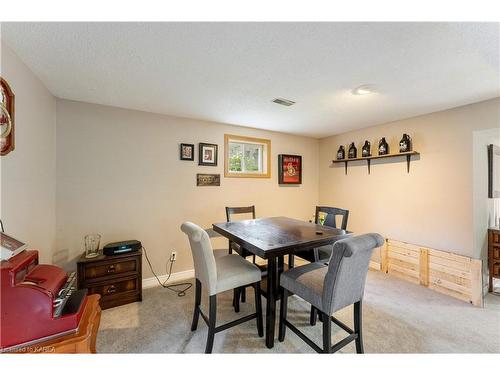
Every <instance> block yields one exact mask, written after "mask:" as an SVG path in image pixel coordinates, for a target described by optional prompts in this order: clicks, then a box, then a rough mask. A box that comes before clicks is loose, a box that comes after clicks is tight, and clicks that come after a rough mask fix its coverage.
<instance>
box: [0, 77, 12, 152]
mask: <svg viewBox="0 0 500 375" xmlns="http://www.w3.org/2000/svg"><path fill="white" fill-rule="evenodd" d="M0 127H1V137H0V155H1V156H4V155H7V154H8V153H9V152H11V151H12V150H14V93H13V92H12V90H11V88H10V86H9V84H8V83H7V81H5V80H4V79H3V78H2V77H0Z"/></svg>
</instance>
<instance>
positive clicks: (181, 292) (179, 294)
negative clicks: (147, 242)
mask: <svg viewBox="0 0 500 375" xmlns="http://www.w3.org/2000/svg"><path fill="white" fill-rule="evenodd" d="M142 250H144V255H145V256H146V261H147V262H148V264H149V268H150V269H151V272H152V273H153V275H154V276H155V277H156V280H157V281H158V284H160V286H161V287H162V288H165V289H168V290H171V291H172V292H175V293H177V297H184V296H185V295H186V292H187V291H188V289H190V288H191V287H192V286H193V283H177V284H171V285H166V284H167V282H168V280H169V279H170V275H171V274H172V267H173V266H174V262H175V260H172V259H171V258H170V259H169V260H168V262H167V264H166V267H165V269H168V272H167V279H166V280H165V281H164V282H163V283H162V282H161V280H160V278H159V277H158V276H157V275H156V273H155V271H154V270H153V265H152V264H151V262H150V261H149V257H148V252H147V251H146V248H145V247H144V246H143V247H142ZM169 263H170V267H169ZM175 287H184V289H180V290H179V289H175Z"/></svg>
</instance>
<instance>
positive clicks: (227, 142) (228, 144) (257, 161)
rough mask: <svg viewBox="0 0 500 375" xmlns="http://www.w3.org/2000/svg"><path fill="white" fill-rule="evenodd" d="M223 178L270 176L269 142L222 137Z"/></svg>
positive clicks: (257, 139)
mask: <svg viewBox="0 0 500 375" xmlns="http://www.w3.org/2000/svg"><path fill="white" fill-rule="evenodd" d="M224 153H225V158H224V176H225V177H264V178H269V177H270V176H271V168H270V163H271V157H270V155H271V141H270V140H268V139H261V138H250V137H241V136H237V135H229V134H226V135H225V136H224Z"/></svg>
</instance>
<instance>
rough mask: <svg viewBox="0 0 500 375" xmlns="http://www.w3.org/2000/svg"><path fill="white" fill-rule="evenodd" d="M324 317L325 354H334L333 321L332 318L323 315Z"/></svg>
mask: <svg viewBox="0 0 500 375" xmlns="http://www.w3.org/2000/svg"><path fill="white" fill-rule="evenodd" d="M321 315H322V317H323V353H331V352H332V320H331V319H330V317H329V316H328V315H327V314H325V313H323V312H322V313H321Z"/></svg>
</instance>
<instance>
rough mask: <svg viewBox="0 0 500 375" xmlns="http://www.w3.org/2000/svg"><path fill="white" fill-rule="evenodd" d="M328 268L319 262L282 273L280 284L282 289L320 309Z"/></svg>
mask: <svg viewBox="0 0 500 375" xmlns="http://www.w3.org/2000/svg"><path fill="white" fill-rule="evenodd" d="M327 271H328V267H327V266H326V265H325V264H324V263H321V262H317V263H309V264H306V265H304V266H299V267H295V268H292V269H290V270H289V271H286V272H283V273H282V274H281V277H280V284H281V286H282V287H283V288H285V289H287V290H289V291H290V292H292V293H294V294H296V295H298V296H299V297H301V298H303V299H304V300H306V301H307V302H309V303H310V304H311V305H313V306H315V307H317V308H318V309H320V310H321V309H322V307H323V304H322V299H323V283H324V280H325V275H326V273H327Z"/></svg>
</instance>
